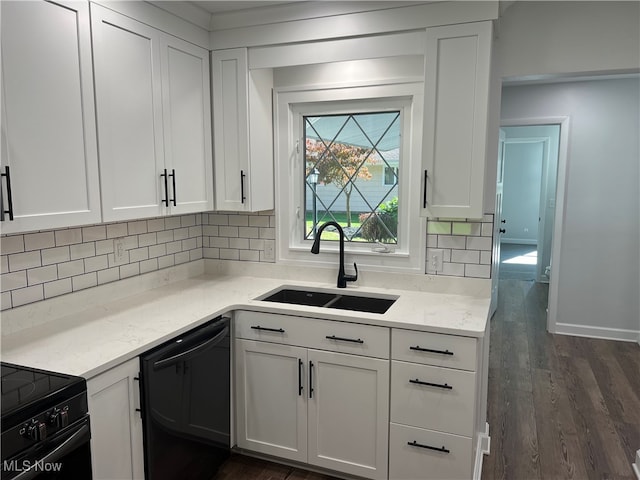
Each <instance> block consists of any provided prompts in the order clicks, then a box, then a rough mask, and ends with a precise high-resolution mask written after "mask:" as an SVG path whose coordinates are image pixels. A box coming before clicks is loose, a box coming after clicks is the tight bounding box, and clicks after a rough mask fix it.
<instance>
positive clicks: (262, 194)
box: [212, 48, 274, 212]
mask: <svg viewBox="0 0 640 480" xmlns="http://www.w3.org/2000/svg"><path fill="white" fill-rule="evenodd" d="M212 62H213V64H212V75H213V81H212V83H213V128H214V145H215V147H214V148H215V152H214V158H215V172H214V173H215V192H216V209H217V210H231V211H250V212H256V211H261V210H271V209H273V207H274V200H273V191H274V177H273V120H272V100H271V99H272V89H273V72H272V70H270V69H261V70H251V71H250V70H249V69H248V64H247V49H246V48H237V49H230V50H220V51H214V52H213V54H212Z"/></svg>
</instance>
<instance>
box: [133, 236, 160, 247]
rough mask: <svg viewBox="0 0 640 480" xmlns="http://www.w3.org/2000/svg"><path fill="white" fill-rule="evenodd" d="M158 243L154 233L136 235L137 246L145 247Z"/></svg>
mask: <svg viewBox="0 0 640 480" xmlns="http://www.w3.org/2000/svg"><path fill="white" fill-rule="evenodd" d="M156 243H158V239H157V235H156V234H155V233H143V234H142V235H138V246H139V247H147V246H149V245H155V244H156Z"/></svg>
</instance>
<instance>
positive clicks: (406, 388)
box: [391, 360, 476, 437]
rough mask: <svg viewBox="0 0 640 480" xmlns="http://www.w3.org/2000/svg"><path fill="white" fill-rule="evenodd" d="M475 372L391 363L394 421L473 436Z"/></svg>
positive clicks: (392, 416) (392, 413)
mask: <svg viewBox="0 0 640 480" xmlns="http://www.w3.org/2000/svg"><path fill="white" fill-rule="evenodd" d="M475 378H476V374H475V373H473V372H465V371H462V370H452V369H449V368H439V367H432V366H429V365H418V364H415V363H405V362H398V361H396V360H394V361H392V362H391V421H392V422H396V423H402V424H405V425H415V426H416V427H422V428H429V429H431V430H438V431H439V432H447V433H454V434H456V435H466V436H468V437H472V436H473V425H474V421H473V419H474V412H475V407H474V406H475Z"/></svg>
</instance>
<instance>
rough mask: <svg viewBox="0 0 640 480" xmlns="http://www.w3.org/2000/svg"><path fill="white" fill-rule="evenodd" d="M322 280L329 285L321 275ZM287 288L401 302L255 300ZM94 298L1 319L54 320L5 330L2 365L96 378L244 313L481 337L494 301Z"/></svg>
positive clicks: (206, 295)
mask: <svg viewBox="0 0 640 480" xmlns="http://www.w3.org/2000/svg"><path fill="white" fill-rule="evenodd" d="M209 270H210V269H208V271H209ZM203 271H204V269H203ZM320 279H321V280H323V278H322V276H320ZM395 283H396V282H394V284H395ZM282 285H291V286H293V287H294V288H301V287H302V288H304V287H309V288H320V289H323V290H331V291H339V292H340V293H343V294H354V295H359V294H360V295H362V294H369V295H371V296H389V295H397V296H398V297H399V298H398V300H397V301H396V302H395V303H394V304H393V305H392V306H391V308H390V309H389V310H388V311H387V312H386V313H385V314H371V313H360V312H353V311H345V310H337V309H328V308H322V307H306V306H301V305H287V304H280V303H273V302H264V301H259V300H255V298H256V297H261V296H264V294H265V293H267V292H270V291H272V290H275V289H277V288H279V287H281V286H282ZM134 290H135V289H134ZM81 293H82V292H81ZM103 294H104V291H103ZM91 295H94V296H95V295H96V294H95V293H90V294H88V296H87V295H85V296H84V297H82V296H78V298H76V299H75V300H73V299H71V298H70V299H66V300H64V299H63V300H60V301H59V303H60V302H66V303H62V304H61V305H62V307H64V306H65V305H66V310H65V314H64V315H59V316H58V318H53V317H56V312H55V308H53V307H50V308H49V309H48V310H46V308H47V307H41V306H38V307H34V308H32V309H22V310H21V311H17V312H11V311H10V315H8V317H10V318H8V319H7V323H5V318H4V316H5V313H4V312H3V329H5V328H8V327H7V325H9V323H8V322H9V321H13V322H16V321H18V320H19V321H21V322H22V323H24V322H28V321H29V317H30V316H31V317H32V316H33V315H34V312H35V311H39V312H40V313H39V315H42V312H43V310H44V311H48V312H49V314H50V316H51V317H52V320H51V321H47V322H44V323H43V322H39V323H38V324H33V325H29V326H28V327H27V328H22V329H15V331H13V330H11V329H10V328H9V330H8V333H7V332H5V331H3V336H2V351H1V358H2V361H4V362H10V363H16V364H20V365H27V366H31V367H35V368H42V369H45V370H52V371H58V372H63V373H66V374H72V375H80V376H83V377H85V378H91V377H93V376H95V375H98V374H100V373H102V372H104V371H106V370H108V369H109V368H112V367H114V366H116V365H119V364H120V363H122V362H125V361H127V360H129V359H131V358H134V357H135V356H137V355H140V354H141V353H143V352H145V351H147V350H149V349H150V348H153V347H155V346H157V345H160V344H161V343H163V342H165V341H167V340H169V339H171V338H172V337H174V336H177V335H180V334H181V333H184V332H186V331H188V330H190V329H192V328H194V327H196V326H198V325H200V324H202V323H204V322H206V321H208V320H209V319H212V318H214V317H216V316H218V315H221V314H225V313H230V312H232V311H233V310H241V309H244V310H252V311H262V312H272V313H281V314H289V315H296V316H300V317H315V318H325V319H330V320H338V321H348V322H355V323H363V324H369V325H380V326H387V327H398V328H405V329H413V330H423V331H430V332H438V333H448V334H454V335H462V336H470V337H482V336H483V335H484V332H485V327H486V324H487V316H488V312H489V301H490V299H489V297H488V296H482V295H480V296H473V295H457V294H451V293H434V292H425V291H419V290H400V289H391V288H381V287H375V286H368V285H367V286H351V285H349V288H347V289H337V288H335V284H334V283H323V282H308V281H300V280H299V279H294V280H293V281H292V280H291V279H283V278H269V277H266V276H244V275H229V274H222V275H221V274H219V273H209V274H200V275H198V276H195V277H193V278H184V279H178V280H177V281H176V280H175V279H172V280H171V281H169V282H168V283H166V284H164V285H160V286H157V287H155V288H151V289H148V290H143V291H139V292H137V293H133V294H131V293H130V292H129V294H128V295H124V294H122V293H121V294H120V295H115V294H113V295H111V296H110V297H109V298H111V300H109V301H104V298H103V297H101V301H99V302H98V301H96V300H95V299H94V301H91V300H90V298H91ZM69 297H73V295H70V296H69ZM73 301H75V304H73V305H72V304H71V303H70V302H73ZM78 302H80V305H78ZM88 305H93V306H88ZM62 307H61V306H60V305H59V306H58V308H62ZM38 309H39V310H38ZM14 310H18V309H14ZM67 311H71V313H69V314H67V313H66V312H67Z"/></svg>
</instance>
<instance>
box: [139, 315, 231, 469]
mask: <svg viewBox="0 0 640 480" xmlns="http://www.w3.org/2000/svg"><path fill="white" fill-rule="evenodd" d="M229 332H230V324H229V319H228V318H224V317H218V318H216V319H214V320H212V321H210V322H208V323H207V324H205V325H203V326H201V327H199V328H197V329H195V330H192V331H190V332H187V333H185V334H183V335H181V336H179V337H177V338H174V339H173V340H171V341H169V342H167V343H165V344H163V345H160V346H159V347H157V348H155V349H153V350H151V351H149V352H147V353H145V354H144V355H142V356H141V363H142V378H141V385H142V400H143V408H142V418H143V427H144V453H145V478H146V479H147V480H174V479H181V480H182V479H191V480H199V479H203V480H210V479H211V478H212V477H213V476H214V475H215V473H216V471H217V469H218V467H219V466H220V465H221V464H222V463H223V462H224V461H225V460H226V458H227V457H228V456H229V453H230V333H229Z"/></svg>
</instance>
